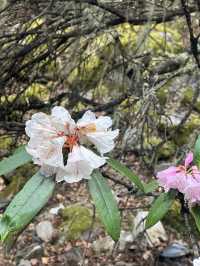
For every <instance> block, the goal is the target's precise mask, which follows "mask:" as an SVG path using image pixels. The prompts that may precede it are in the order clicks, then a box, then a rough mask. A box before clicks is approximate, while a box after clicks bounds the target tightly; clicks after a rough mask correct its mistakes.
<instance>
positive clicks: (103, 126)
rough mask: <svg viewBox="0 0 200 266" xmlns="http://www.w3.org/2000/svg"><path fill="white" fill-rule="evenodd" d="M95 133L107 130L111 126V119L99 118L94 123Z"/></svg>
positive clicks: (107, 117)
mask: <svg viewBox="0 0 200 266" xmlns="http://www.w3.org/2000/svg"><path fill="white" fill-rule="evenodd" d="M95 125H96V128H97V131H101V130H107V129H108V128H110V127H111V126H112V119H111V118H110V117H109V116H100V117H99V118H97V120H96V121H95Z"/></svg>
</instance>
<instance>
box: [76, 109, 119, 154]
mask: <svg viewBox="0 0 200 266" xmlns="http://www.w3.org/2000/svg"><path fill="white" fill-rule="evenodd" d="M77 126H78V129H79V131H80V134H81V135H82V137H84V136H85V137H86V138H87V139H88V140H89V141H91V142H92V143H93V144H94V145H95V146H96V148H97V149H98V151H99V152H100V153H101V154H104V153H107V152H109V151H111V150H112V149H113V148H114V139H115V138H116V137H117V136H118V134H119V130H118V129H116V130H114V131H112V130H110V129H109V128H110V127H111V126H112V119H111V118H110V117H108V116H100V117H99V118H96V116H95V114H94V113H92V112H91V111H87V112H85V114H84V115H83V117H82V118H81V119H79V120H78V122H77Z"/></svg>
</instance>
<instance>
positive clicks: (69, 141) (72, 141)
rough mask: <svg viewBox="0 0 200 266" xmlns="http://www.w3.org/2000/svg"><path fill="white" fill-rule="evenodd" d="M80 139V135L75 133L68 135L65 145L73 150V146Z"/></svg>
mask: <svg viewBox="0 0 200 266" xmlns="http://www.w3.org/2000/svg"><path fill="white" fill-rule="evenodd" d="M78 140H79V139H78V136H77V135H75V134H74V135H69V136H66V139H65V145H64V147H65V148H69V150H70V151H72V149H73V146H75V145H77V144H78Z"/></svg>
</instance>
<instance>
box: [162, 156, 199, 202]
mask: <svg viewBox="0 0 200 266" xmlns="http://www.w3.org/2000/svg"><path fill="white" fill-rule="evenodd" d="M192 162H193V154H192V152H190V153H188V154H187V156H186V158H185V163H184V165H179V166H177V167H175V166H171V167H169V168H167V169H166V170H163V171H161V172H158V173H157V178H158V181H159V183H160V185H161V186H162V187H164V189H165V191H168V190H170V189H177V190H178V191H180V192H181V193H183V194H184V196H185V199H186V200H187V201H188V202H189V203H190V204H194V203H198V202H200V171H199V169H198V168H197V166H196V165H193V166H191V164H192Z"/></svg>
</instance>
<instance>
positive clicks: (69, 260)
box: [64, 247, 83, 266]
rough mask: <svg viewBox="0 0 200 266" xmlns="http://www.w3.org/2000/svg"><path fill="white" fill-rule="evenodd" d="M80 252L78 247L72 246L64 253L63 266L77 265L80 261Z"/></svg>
mask: <svg viewBox="0 0 200 266" xmlns="http://www.w3.org/2000/svg"><path fill="white" fill-rule="evenodd" d="M82 259H83V257H82V252H81V249H80V248H79V247H74V248H72V249H70V250H69V251H67V252H66V253H65V254H64V260H65V264H64V265H65V266H78V265H80V262H82Z"/></svg>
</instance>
